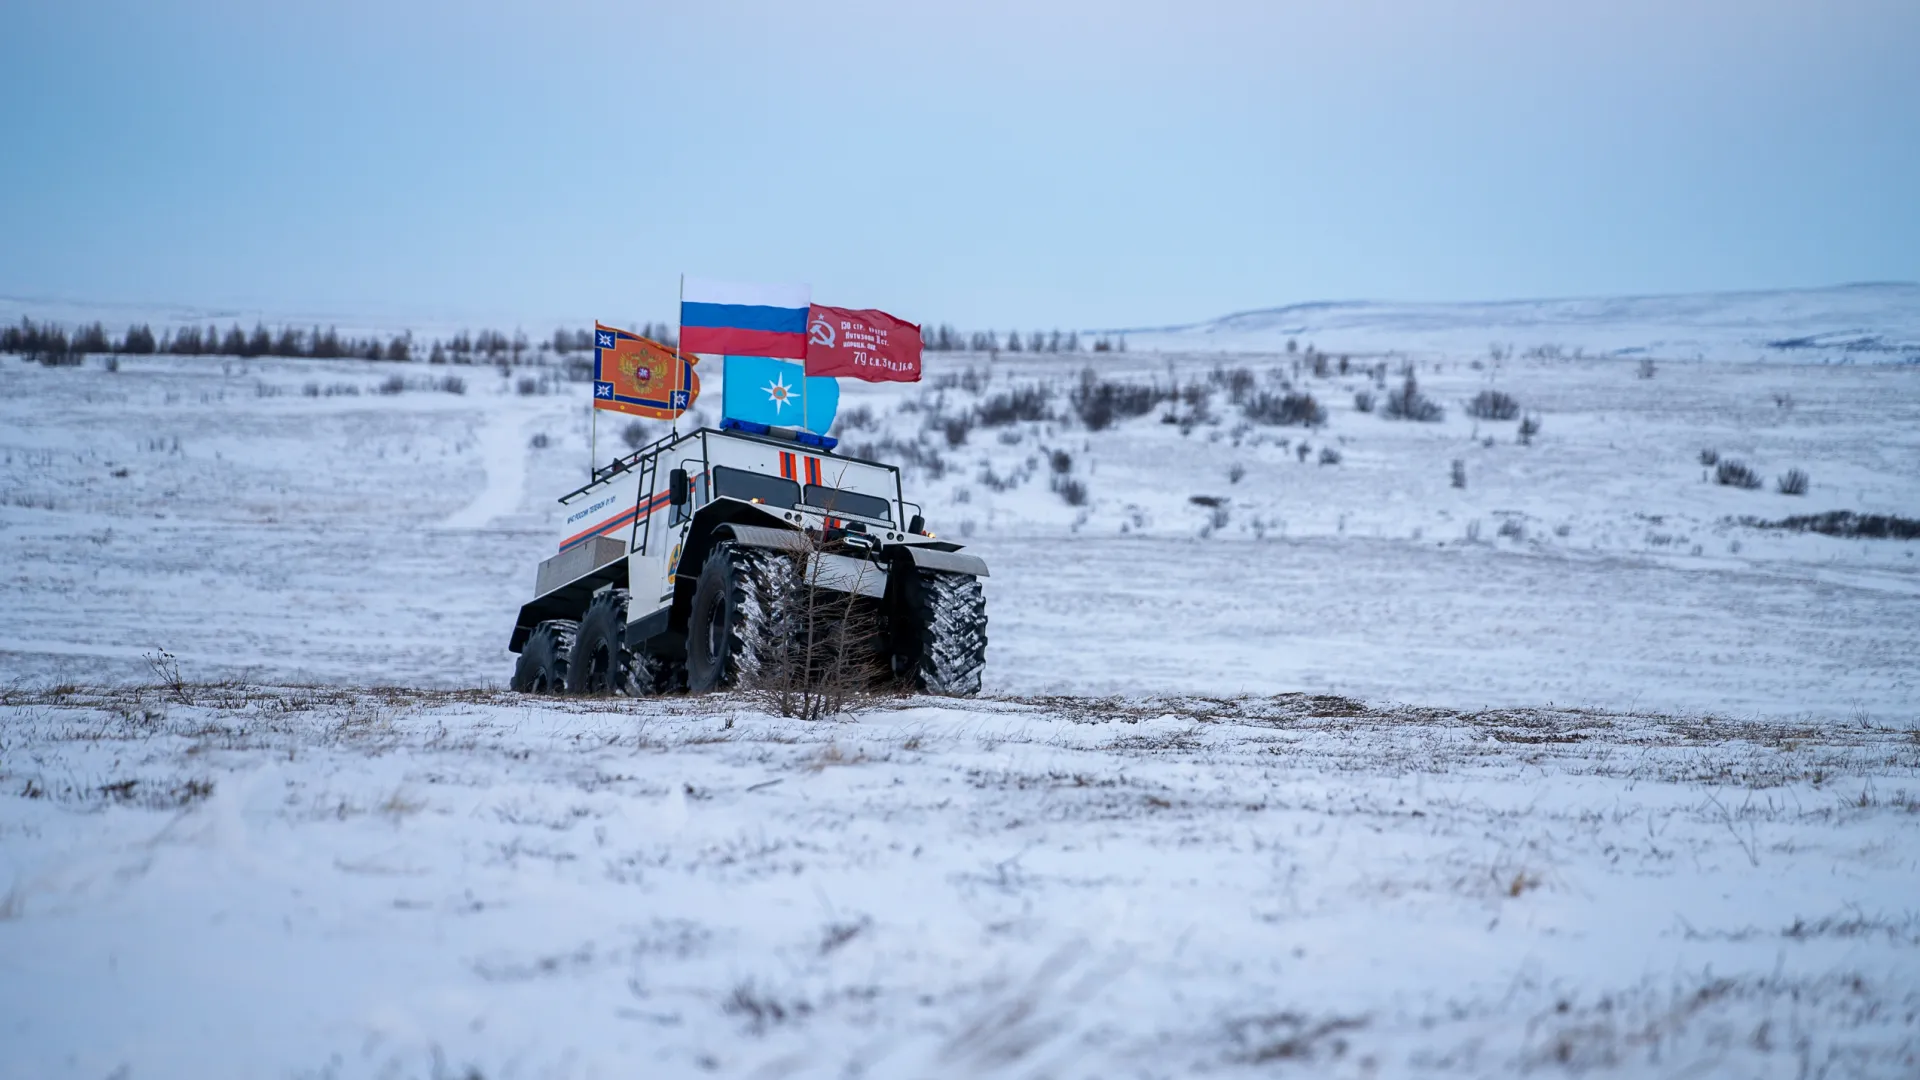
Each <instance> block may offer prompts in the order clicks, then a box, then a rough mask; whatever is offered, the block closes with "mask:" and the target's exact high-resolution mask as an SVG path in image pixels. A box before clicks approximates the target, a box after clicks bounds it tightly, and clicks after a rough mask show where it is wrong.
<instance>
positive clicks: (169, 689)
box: [141, 649, 193, 705]
mask: <svg viewBox="0 0 1920 1080" xmlns="http://www.w3.org/2000/svg"><path fill="white" fill-rule="evenodd" d="M141 659H143V660H145V661H146V662H147V670H148V671H151V672H152V673H153V680H154V682H156V683H158V684H159V686H160V689H161V690H162V691H163V692H164V693H165V694H166V695H167V698H168V700H170V701H173V702H174V703H175V704H179V705H191V704H193V687H192V686H191V685H189V684H188V683H187V680H186V679H184V678H182V677H181V675H180V661H178V660H176V659H174V656H173V654H172V653H170V652H168V651H167V650H165V649H155V650H154V651H152V652H150V653H146V654H145V655H143V656H142V657H141Z"/></svg>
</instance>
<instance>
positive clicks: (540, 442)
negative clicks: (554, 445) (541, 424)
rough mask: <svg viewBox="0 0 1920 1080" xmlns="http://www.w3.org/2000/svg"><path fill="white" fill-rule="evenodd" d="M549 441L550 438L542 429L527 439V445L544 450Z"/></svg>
mask: <svg viewBox="0 0 1920 1080" xmlns="http://www.w3.org/2000/svg"><path fill="white" fill-rule="evenodd" d="M550 442H551V440H549V439H548V438H547V433H546V432H544V431H542V432H539V433H538V434H536V435H534V437H533V438H531V439H529V440H527V445H528V446H531V447H533V448H534V449H535V450H545V449H546V448H547V446H548V445H549V444H550Z"/></svg>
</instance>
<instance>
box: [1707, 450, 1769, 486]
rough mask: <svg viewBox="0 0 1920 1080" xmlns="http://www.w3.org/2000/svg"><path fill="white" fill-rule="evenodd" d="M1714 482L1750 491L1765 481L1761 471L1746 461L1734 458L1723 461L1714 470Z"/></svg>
mask: <svg viewBox="0 0 1920 1080" xmlns="http://www.w3.org/2000/svg"><path fill="white" fill-rule="evenodd" d="M1713 482H1714V483H1716V484H1719V485H1721V486H1722V487H1735V488H1744V489H1746V490H1749V491H1751V490H1753V489H1754V488H1757V487H1759V486H1760V485H1761V484H1762V483H1763V481H1762V480H1761V479H1760V474H1759V473H1757V472H1754V471H1753V470H1752V469H1750V468H1748V467H1747V466H1746V463H1745V462H1740V461H1735V460H1733V459H1732V458H1728V459H1727V460H1725V461H1722V462H1721V463H1720V464H1719V466H1718V467H1716V468H1715V469H1714V470H1713Z"/></svg>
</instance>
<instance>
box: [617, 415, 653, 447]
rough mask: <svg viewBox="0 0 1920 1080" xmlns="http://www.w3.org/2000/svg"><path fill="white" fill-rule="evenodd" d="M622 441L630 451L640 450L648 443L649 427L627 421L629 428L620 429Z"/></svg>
mask: <svg viewBox="0 0 1920 1080" xmlns="http://www.w3.org/2000/svg"><path fill="white" fill-rule="evenodd" d="M620 441H621V442H623V443H626V444H627V449H629V450H638V449H640V447H642V446H643V445H645V444H646V441H647V426H646V425H645V424H642V423H641V422H640V421H638V420H629V421H627V426H625V427H623V428H621V429H620Z"/></svg>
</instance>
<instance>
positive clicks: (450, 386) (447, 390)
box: [433, 375, 467, 394]
mask: <svg viewBox="0 0 1920 1080" xmlns="http://www.w3.org/2000/svg"><path fill="white" fill-rule="evenodd" d="M433 388H434V389H435V390H438V391H440V392H441V393H443V394H464V393H466V392H467V380H465V379H463V378H461V377H460V376H458V375H448V376H446V377H445V378H440V379H435V380H433Z"/></svg>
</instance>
